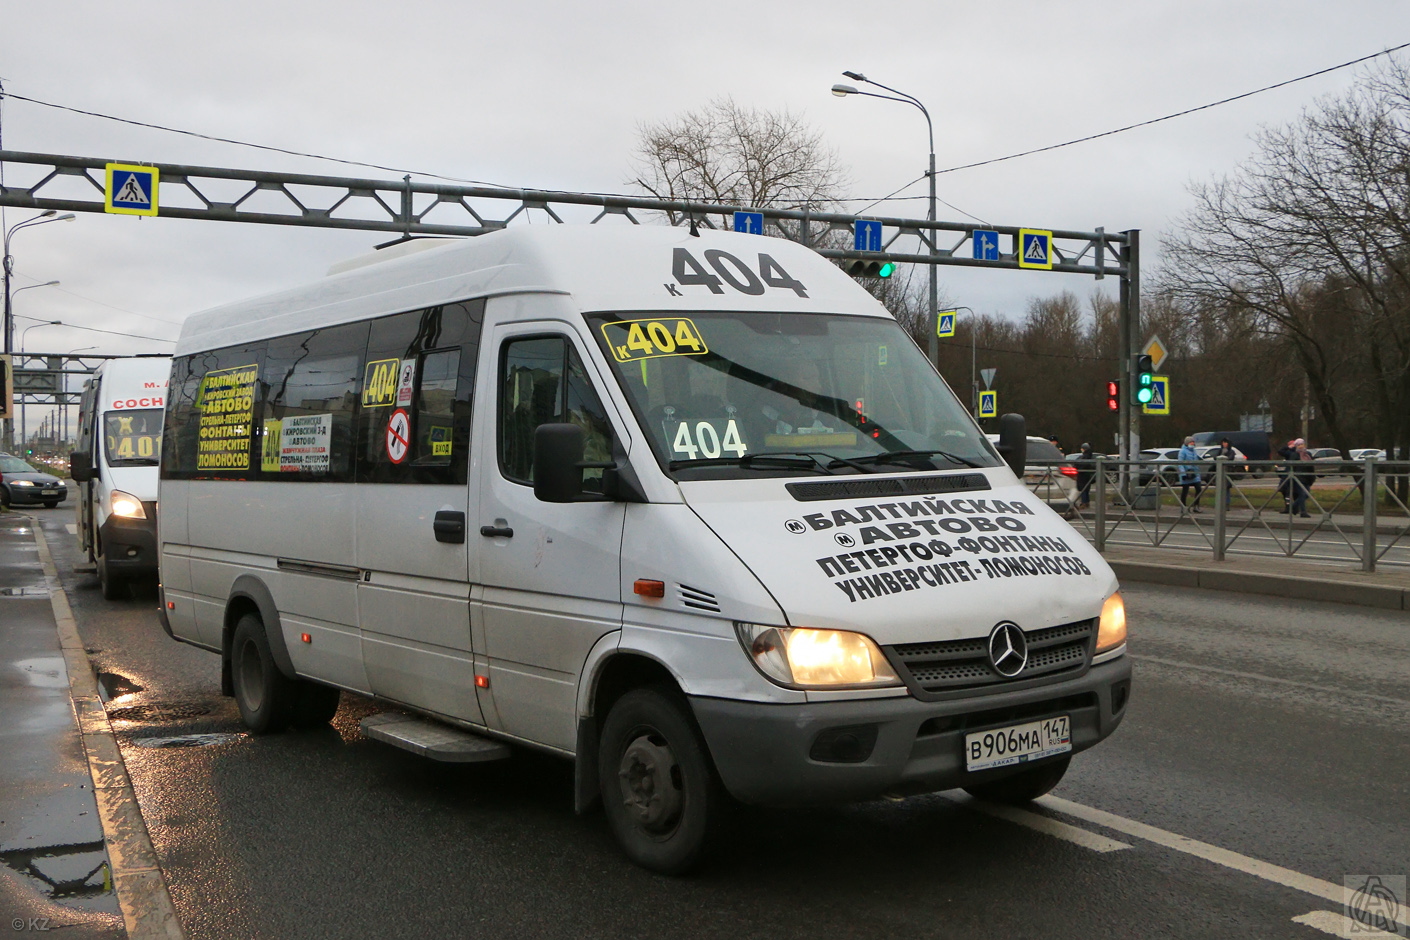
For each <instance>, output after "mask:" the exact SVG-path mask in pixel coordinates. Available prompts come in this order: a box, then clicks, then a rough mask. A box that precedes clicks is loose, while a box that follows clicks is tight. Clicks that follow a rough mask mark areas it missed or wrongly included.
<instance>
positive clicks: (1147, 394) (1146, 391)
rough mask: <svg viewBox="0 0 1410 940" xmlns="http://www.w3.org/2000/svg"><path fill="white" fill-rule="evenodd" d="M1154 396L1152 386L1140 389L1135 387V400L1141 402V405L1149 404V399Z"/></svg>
mask: <svg viewBox="0 0 1410 940" xmlns="http://www.w3.org/2000/svg"><path fill="white" fill-rule="evenodd" d="M1154 397H1155V389H1152V388H1142V389H1137V391H1136V401H1138V402H1140V403H1141V404H1143V405H1149V404H1150V403H1151V399H1152V398H1154Z"/></svg>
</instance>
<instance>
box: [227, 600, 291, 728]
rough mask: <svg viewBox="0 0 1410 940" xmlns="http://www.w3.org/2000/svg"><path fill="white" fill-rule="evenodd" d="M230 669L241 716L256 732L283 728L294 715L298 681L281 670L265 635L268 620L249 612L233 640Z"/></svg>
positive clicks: (248, 726) (238, 627)
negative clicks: (265, 623)
mask: <svg viewBox="0 0 1410 940" xmlns="http://www.w3.org/2000/svg"><path fill="white" fill-rule="evenodd" d="M230 671H231V678H232V679H233V680H234V686H235V704H237V705H238V706H239V707H240V720H241V721H243V722H244V723H245V727H247V728H249V729H250V731H252V732H254V733H255V734H275V733H277V732H279V731H283V730H284V729H285V728H286V727H288V725H289V721H290V720H291V719H292V718H293V717H294V706H295V705H296V704H297V703H298V693H299V691H300V689H299V686H298V684H297V683H296V682H295V681H294V680H291V679H289V678H288V677H287V676H285V675H284V674H283V673H282V672H280V671H279V666H278V665H277V664H276V663H275V662H274V657H273V655H271V654H270V651H269V639H268V638H267V637H266V636H265V635H264V623H263V622H262V621H261V620H260V619H259V617H258V616H256V615H255V614H245V615H244V616H242V617H241V618H240V620H239V622H238V623H237V624H236V625H235V636H234V637H233V638H232V640H231V649H230Z"/></svg>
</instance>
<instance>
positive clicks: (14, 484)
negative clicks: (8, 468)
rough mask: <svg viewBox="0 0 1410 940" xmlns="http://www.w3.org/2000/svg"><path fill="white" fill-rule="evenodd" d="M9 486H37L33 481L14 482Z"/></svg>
mask: <svg viewBox="0 0 1410 940" xmlns="http://www.w3.org/2000/svg"><path fill="white" fill-rule="evenodd" d="M10 485H11V486H37V485H38V484H36V483H35V482H34V481H33V480H14V481H12V482H11V483H10Z"/></svg>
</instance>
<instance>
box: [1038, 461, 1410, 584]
mask: <svg viewBox="0 0 1410 940" xmlns="http://www.w3.org/2000/svg"><path fill="white" fill-rule="evenodd" d="M1074 468H1075V469H1076V476H1075V478H1074V477H1073V469H1074ZM1196 475H1197V478H1196ZM1025 482H1026V483H1027V484H1028V485H1029V487H1030V489H1032V490H1033V491H1034V492H1035V493H1036V494H1037V495H1038V496H1039V497H1040V498H1042V499H1044V500H1045V501H1046V502H1048V504H1049V505H1051V506H1053V507H1054V508H1055V509H1058V510H1059V511H1060V512H1063V513H1064V515H1065V516H1066V517H1067V518H1068V519H1069V521H1071V522H1072V524H1073V525H1074V526H1075V527H1076V528H1077V529H1078V530H1079V531H1081V532H1082V533H1083V534H1084V535H1085V536H1086V537H1087V538H1088V540H1089V541H1091V542H1092V543H1093V544H1094V545H1095V546H1096V547H1097V550H1098V551H1102V552H1104V551H1106V550H1107V548H1108V547H1112V546H1142V547H1152V548H1168V549H1175V550H1183V551H1199V552H1205V551H1207V552H1210V553H1211V554H1212V556H1213V558H1214V560H1216V561H1223V560H1224V559H1225V558H1226V557H1227V556H1229V555H1231V554H1241V555H1262V556H1271V557H1286V558H1292V557H1298V558H1303V559H1306V560H1309V561H1329V562H1340V563H1355V564H1356V565H1358V566H1359V567H1360V569H1361V570H1362V571H1368V572H1370V571H1375V570H1376V568H1377V566H1378V565H1396V566H1410V507H1407V503H1410V461H1384V460H1382V461H1376V460H1364V461H1348V460H1334V461H1320V460H1319V461H1286V460H1229V459H1225V458H1220V459H1218V460H1200V461H1193V462H1186V463H1181V462H1171V461H1145V460H1119V459H1116V458H1112V457H1095V456H1094V457H1093V458H1092V459H1091V460H1090V461H1085V462H1084V461H1080V460H1079V461H1075V462H1074V461H1064V462H1062V463H1052V464H1043V465H1038V464H1034V465H1032V466H1030V468H1029V473H1028V474H1026V475H1025ZM1367 494H1371V495H1370V497H1369V498H1368V495H1367Z"/></svg>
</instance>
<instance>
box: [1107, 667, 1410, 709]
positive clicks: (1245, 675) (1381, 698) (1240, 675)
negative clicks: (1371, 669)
mask: <svg viewBox="0 0 1410 940" xmlns="http://www.w3.org/2000/svg"><path fill="white" fill-rule="evenodd" d="M1131 658H1132V659H1134V660H1136V661H1137V662H1145V663H1155V664H1156V665H1158V666H1173V667H1175V668H1176V669H1194V670H1196V671H1197V672H1212V673H1215V674H1217V675H1221V676H1232V677H1233V678H1236V679H1252V680H1254V681H1256V682H1272V683H1274V684H1275V685H1286V686H1291V687H1293V688H1295V689H1307V690H1308V691H1311V692H1324V693H1326V694H1327V695H1344V696H1350V697H1352V698H1369V699H1373V700H1375V701H1377V702H1387V703H1389V704H1391V705H1410V699H1403V698H1394V697H1393V696H1389V695H1376V694H1375V693H1373V692H1356V691H1353V690H1351V689H1334V688H1331V687H1330V686H1325V685H1314V684H1312V683H1310V682H1298V681H1297V680H1295V679H1279V678H1277V677H1276V676H1265V675H1261V674H1260V673H1256V672H1242V671H1240V670H1238V669H1224V668H1221V667H1219V666H1203V665H1200V664H1199V663H1187V662H1182V661H1181V660H1178V659H1161V658H1160V657H1159V656H1135V655H1133V656H1132V657H1131Z"/></svg>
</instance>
